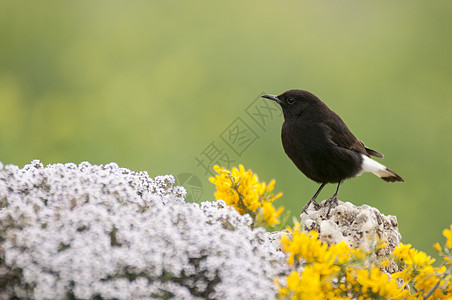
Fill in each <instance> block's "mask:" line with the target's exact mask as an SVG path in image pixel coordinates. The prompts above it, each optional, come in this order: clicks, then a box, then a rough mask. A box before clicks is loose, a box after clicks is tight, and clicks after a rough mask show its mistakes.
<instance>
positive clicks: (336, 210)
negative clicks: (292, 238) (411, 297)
mask: <svg viewBox="0 0 452 300" xmlns="http://www.w3.org/2000/svg"><path fill="white" fill-rule="evenodd" d="M328 208H329V204H328V201H327V200H325V201H323V202H322V203H320V208H319V209H318V210H316V209H315V208H314V205H310V206H309V208H308V209H307V212H306V213H302V214H301V215H300V220H301V221H300V223H301V225H302V226H303V227H304V228H305V229H306V230H316V231H318V232H319V238H320V239H321V240H322V241H323V242H326V243H328V244H333V243H334V244H336V243H340V242H342V241H345V242H346V243H347V244H349V245H350V246H352V247H353V248H362V249H363V250H364V251H366V252H367V251H372V250H373V249H375V247H376V243H377V241H384V242H385V243H386V244H387V247H384V248H381V249H379V250H378V251H377V252H376V255H377V256H378V257H385V256H388V255H389V254H390V253H391V252H392V251H393V250H394V248H395V247H396V246H398V245H399V243H400V242H401V240H402V236H401V234H400V232H399V228H398V223H397V218H396V217H395V216H385V215H383V214H382V213H380V211H379V210H378V209H376V208H374V207H371V206H368V205H362V206H355V205H354V204H352V203H350V202H342V201H338V205H337V206H336V207H333V208H332V209H331V211H330V212H329V214H328V216H327V213H328ZM385 269H386V271H387V272H388V273H394V272H396V271H398V267H397V266H396V264H395V263H394V262H392V263H391V266H389V267H386V268H385Z"/></svg>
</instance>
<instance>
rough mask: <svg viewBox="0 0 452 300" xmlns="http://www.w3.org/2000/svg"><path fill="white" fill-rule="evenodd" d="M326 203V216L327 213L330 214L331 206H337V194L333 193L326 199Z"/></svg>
mask: <svg viewBox="0 0 452 300" xmlns="http://www.w3.org/2000/svg"><path fill="white" fill-rule="evenodd" d="M327 204H328V211H327V213H326V216H327V217H328V215H329V214H330V211H331V208H333V207H336V206H338V204H339V203H338V199H337V195H336V194H335V195H333V197H331V198H329V199H328V200H327Z"/></svg>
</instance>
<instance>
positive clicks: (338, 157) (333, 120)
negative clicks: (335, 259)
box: [262, 90, 404, 215]
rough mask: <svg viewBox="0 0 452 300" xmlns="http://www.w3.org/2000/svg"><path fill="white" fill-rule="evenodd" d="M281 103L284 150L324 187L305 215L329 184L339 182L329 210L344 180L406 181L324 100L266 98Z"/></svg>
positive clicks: (293, 94) (287, 95) (296, 94)
mask: <svg viewBox="0 0 452 300" xmlns="http://www.w3.org/2000/svg"><path fill="white" fill-rule="evenodd" d="M262 97H263V98H267V99H270V100H273V101H276V102H277V103H279V104H280V105H281V107H282V111H283V114H284V124H283V126H282V131H281V139H282V143H283V147H284V150H285V152H286V154H287V155H288V156H289V158H290V159H291V160H292V161H293V163H294V164H295V165H296V166H297V167H298V169H300V171H301V172H303V174H305V175H306V176H307V177H308V178H310V179H311V180H314V181H316V182H318V183H320V184H321V186H320V188H319V189H318V190H317V192H316V193H315V194H314V196H312V198H311V200H309V202H308V203H307V204H306V205H305V206H304V208H303V212H306V209H307V208H308V207H309V205H310V204H311V203H313V204H314V206H315V207H316V209H318V208H319V204H318V203H317V202H316V201H315V199H316V198H317V196H318V195H319V193H320V191H321V190H322V189H323V187H324V186H325V185H326V184H327V183H338V185H337V189H336V192H335V193H334V195H333V196H332V197H331V198H329V199H328V202H329V209H328V212H327V215H328V214H329V211H330V209H331V207H332V205H333V204H334V205H337V194H338V192H339V187H340V186H341V183H342V181H344V180H345V179H347V178H351V177H355V176H359V175H361V174H362V173H364V172H371V173H373V174H375V175H377V176H378V177H380V178H381V179H383V180H385V181H387V182H395V181H404V180H403V179H402V177H400V176H399V175H397V174H396V173H395V172H393V171H391V170H390V169H388V168H387V167H385V166H384V165H382V164H380V163H379V162H377V161H375V160H373V159H371V158H370V157H371V156H376V157H379V158H383V154H381V153H380V152H377V151H375V150H372V149H369V148H367V147H366V146H364V144H363V142H361V141H360V140H359V139H357V138H356V137H355V136H354V135H353V133H351V132H350V130H349V129H348V127H347V125H345V123H344V121H342V119H341V118H340V117H339V116H338V115H337V114H336V113H335V112H334V111H332V110H331V109H330V108H329V107H328V106H326V104H325V103H323V101H322V100H320V99H319V98H317V97H316V96H315V95H314V94H312V93H310V92H308V91H304V90H288V91H286V92H284V93H282V94H281V95H279V96H276V95H263V96H262Z"/></svg>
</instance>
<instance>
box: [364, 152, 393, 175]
mask: <svg viewBox="0 0 452 300" xmlns="http://www.w3.org/2000/svg"><path fill="white" fill-rule="evenodd" d="M362 157H363V162H362V164H361V172H359V173H358V175H357V176H359V175H361V174H362V173H365V172H369V173H373V174H375V175H377V176H378V177H380V178H382V177H387V176H392V173H391V172H389V171H387V170H388V168H386V166H384V165H382V164H380V163H379V162H377V161H375V160H373V159H372V158H370V157H367V156H366V155H362Z"/></svg>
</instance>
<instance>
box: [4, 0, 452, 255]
mask: <svg viewBox="0 0 452 300" xmlns="http://www.w3.org/2000/svg"><path fill="white" fill-rule="evenodd" d="M451 16H452V2H451V1H445V0H444V1H435V2H427V1H412V0H411V1H408V0H405V1H378V2H376V1H374V2H369V1H266V0H265V1H259V2H257V1H255V2H245V1H227V2H226V1H222V2H219V1H37V2H33V1H28V2H27V3H24V2H21V1H9V0H8V1H1V2H0V43H1V44H0V45H1V47H0V112H1V116H0V160H1V161H2V162H3V163H4V164H6V163H12V164H17V165H19V166H23V165H24V164H26V163H28V162H30V161H31V160H32V159H35V158H39V159H41V161H42V162H43V163H45V164H48V163H56V162H76V163H79V162H81V161H85V160H87V161H90V162H91V163H96V164H104V163H108V162H110V161H115V162H117V163H118V164H119V165H120V166H123V167H127V168H130V169H133V170H137V171H138V170H148V171H149V174H150V175H151V176H155V175H159V174H174V175H177V174H181V173H189V175H190V174H193V175H194V177H193V178H199V180H200V181H201V183H202V185H203V187H202V192H203V194H202V195H200V194H199V192H200V191H201V190H198V191H197V192H198V194H197V197H199V196H200V198H199V200H213V198H214V197H213V192H214V188H213V186H212V184H210V183H209V182H208V175H206V172H205V170H204V169H203V168H202V166H201V165H200V164H199V163H198V162H197V160H196V158H200V159H203V158H206V157H207V155H206V153H208V150H209V145H210V146H212V145H214V146H215V147H218V149H219V150H220V151H221V153H222V154H221V155H222V156H221V157H224V155H227V156H229V158H230V159H231V160H233V161H234V162H233V163H232V165H237V164H238V163H242V164H244V165H245V167H246V168H251V169H252V170H253V171H255V172H256V173H257V174H259V178H260V179H261V180H263V181H267V182H268V181H269V180H271V179H272V178H274V179H276V189H275V190H276V191H282V192H283V193H284V196H283V198H282V199H281V200H279V204H282V205H284V206H285V207H286V208H287V209H289V210H291V211H292V213H293V214H294V215H295V216H298V215H299V213H300V211H301V208H302V207H303V205H304V204H305V203H306V201H307V200H308V199H309V198H310V197H311V196H312V194H313V193H314V192H315V190H316V189H317V187H318V185H317V184H316V183H314V182H311V181H310V180H308V179H307V178H306V177H304V176H303V175H302V174H301V173H300V172H299V171H298V170H297V169H296V167H295V166H294V165H293V164H292V162H291V161H290V160H289V159H288V158H287V157H286V155H285V153H284V151H283V148H282V145H281V140H280V128H281V124H282V117H281V116H280V115H274V116H273V118H272V119H269V120H268V122H267V123H266V125H265V126H264V127H263V128H262V127H259V126H257V123H253V120H252V119H250V118H249V116H248V115H247V114H246V108H247V107H248V106H249V105H251V104H253V103H254V104H253V105H257V104H259V103H262V102H253V101H266V100H263V99H262V100H255V99H256V98H257V97H259V95H260V94H261V93H262V92H267V93H274V94H279V93H281V92H283V91H285V90H287V89H290V88H302V89H306V90H309V91H312V92H313V93H315V94H316V95H317V96H319V97H320V98H321V99H323V100H324V101H325V102H326V103H327V104H328V105H329V106H330V107H331V108H332V109H333V110H335V111H336V112H337V113H339V114H340V115H341V116H342V118H343V119H344V120H345V121H346V123H347V124H348V125H349V127H350V128H351V130H352V131H353V132H354V133H355V134H356V135H357V136H358V137H359V138H360V139H362V140H363V141H364V143H366V145H368V146H369V147H371V148H374V149H376V150H378V151H381V152H382V153H384V154H385V157H386V158H385V159H384V160H382V161H381V162H383V163H384V164H386V165H388V166H389V167H390V168H391V169H393V170H395V171H396V172H397V173H399V174H400V175H401V176H402V177H403V178H404V179H405V180H406V183H403V184H387V183H385V182H384V181H382V180H380V179H378V178H376V177H375V176H373V175H371V174H365V175H363V176H361V177H359V178H357V179H353V180H351V181H348V182H346V183H345V184H344V185H343V187H342V188H341V193H340V199H342V200H346V201H351V202H353V203H355V204H364V203H366V204H369V205H372V206H375V207H377V208H378V209H379V210H380V211H381V212H383V213H385V214H391V215H396V216H397V218H398V220H399V226H400V231H401V233H402V236H403V241H404V242H405V243H412V244H413V245H414V246H415V247H417V248H420V249H422V250H424V251H427V252H428V253H430V254H433V252H434V251H433V250H432V249H431V246H432V244H433V243H434V242H436V241H441V242H443V241H444V239H443V238H442V236H441V231H442V229H443V228H445V227H447V226H448V225H449V224H450V223H452V200H451V197H450V194H451V189H450V184H451V183H452V182H451V180H452V173H451V169H452V155H451V154H450V151H451V148H452V133H451V130H452V101H451V100H452V84H451V79H452V18H451ZM237 117H241V118H242V120H243V121H244V122H245V123H247V125H248V126H249V127H250V128H251V129H252V130H253V132H254V133H255V134H256V135H257V137H255V138H254V139H253V142H252V144H250V145H249V147H248V148H247V149H246V150H244V151H243V152H242V153H240V155H238V154H237V153H235V152H233V151H232V150H231V149H230V148H228V145H227V144H226V143H225V142H224V141H223V140H222V139H221V135H222V133H224V131H225V130H227V129H228V128H229V129H230V127H229V126H230V124H231V123H232V122H233V121H234V120H235V119H236V118H237ZM212 142H213V143H214V144H211V143H212ZM210 150H211V149H210ZM209 153H210V155H213V152H209ZM217 154H218V153H217ZM217 160H218V159H217ZM193 178H192V179H193ZM182 181H184V182H183V183H186V184H187V185H194V186H195V187H196V186H199V184H198V183H196V181H193V180H190V179H189V178H188V179H187V177H186V176H185V177H184V179H183V180H182ZM334 189H335V186H333V185H330V186H329V187H328V188H326V189H325V190H324V192H323V193H322V194H321V195H320V198H319V199H326V198H328V197H329V196H330V195H331V194H332V193H333V192H334ZM197 197H196V198H197Z"/></svg>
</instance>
